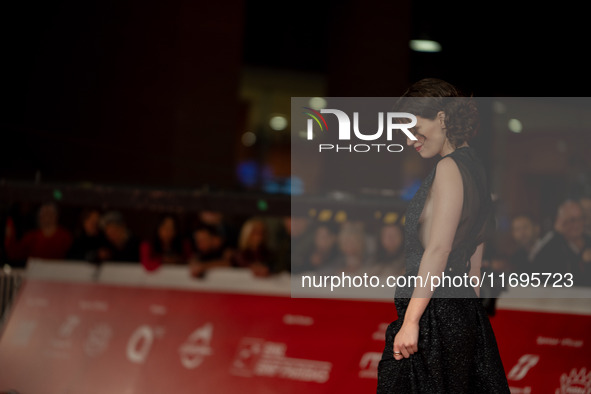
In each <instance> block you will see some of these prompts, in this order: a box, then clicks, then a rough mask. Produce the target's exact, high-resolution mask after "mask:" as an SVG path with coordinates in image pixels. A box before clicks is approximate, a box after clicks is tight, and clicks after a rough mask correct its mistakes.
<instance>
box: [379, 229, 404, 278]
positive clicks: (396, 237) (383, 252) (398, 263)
mask: <svg viewBox="0 0 591 394" xmlns="http://www.w3.org/2000/svg"><path fill="white" fill-rule="evenodd" d="M374 262H375V263H374V269H373V273H374V274H375V275H378V276H400V275H404V272H405V271H406V268H405V264H404V230H403V228H402V226H401V225H400V224H398V223H386V224H384V225H382V227H381V228H380V231H379V242H378V247H377V251H376V254H375V256H374Z"/></svg>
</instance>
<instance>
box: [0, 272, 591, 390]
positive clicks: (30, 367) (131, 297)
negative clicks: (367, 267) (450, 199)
mask: <svg viewBox="0 0 591 394" xmlns="http://www.w3.org/2000/svg"><path fill="white" fill-rule="evenodd" d="M394 319H396V313H395V309H394V304H393V302H392V303H386V302H368V301H342V300H328V299H322V300H312V299H291V298H289V297H278V296H259V295H243V294H225V293H210V292H199V291H180V290H165V289H147V288H133V287H117V286H107V285H99V284H74V283H59V282H41V281H28V282H27V283H26V284H25V287H24V288H23V290H22V292H21V294H20V295H19V298H18V302H17V304H16V305H15V308H14V310H13V312H12V314H11V317H10V319H9V321H8V323H7V325H6V327H5V330H4V332H3V334H2V338H1V340H0V391H1V390H8V389H14V390H17V391H18V392H23V393H142V394H144V393H196V392H203V393H228V392H240V393H301V392H306V393H332V392H346V393H352V392H354V393H371V392H375V389H376V370H377V369H376V368H377V363H378V362H379V360H380V357H381V353H382V349H383V345H384V334H385V329H386V326H387V325H388V323H389V322H391V321H392V320H394ZM491 322H492V324H493V327H494V329H495V335H496V336H497V341H498V343H499V347H500V350H501V355H502V358H503V363H504V365H505V368H506V373H507V374H508V377H509V383H510V385H511V386H512V390H513V392H523V393H525V392H531V393H537V392H540V393H541V392H552V393H554V392H557V393H567V392H569V393H570V392H579V391H572V390H575V389H579V388H587V389H589V388H590V387H591V372H589V371H591V363H590V354H591V352H590V348H589V341H590V340H591V316H584V315H568V314H555V313H541V312H522V311H510V310H499V311H498V312H497V315H496V316H494V317H493V318H491ZM580 392H585V391H580Z"/></svg>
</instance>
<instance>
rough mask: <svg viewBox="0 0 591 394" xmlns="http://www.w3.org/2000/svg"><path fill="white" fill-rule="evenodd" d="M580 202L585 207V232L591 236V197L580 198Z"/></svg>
mask: <svg viewBox="0 0 591 394" xmlns="http://www.w3.org/2000/svg"><path fill="white" fill-rule="evenodd" d="M579 204H581V207H582V208H583V218H584V222H585V224H584V226H585V234H587V235H588V236H589V237H591V197H588V196H583V197H581V198H580V199H579Z"/></svg>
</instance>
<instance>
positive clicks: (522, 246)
mask: <svg viewBox="0 0 591 394" xmlns="http://www.w3.org/2000/svg"><path fill="white" fill-rule="evenodd" d="M511 237H512V238H513V241H515V244H516V245H517V249H516V250H515V251H514V252H513V253H511V254H510V256H509V266H510V270H512V271H513V272H518V273H522V272H525V273H529V272H531V271H532V267H531V265H532V264H531V263H532V259H533V252H534V246H535V245H536V243H537V242H538V241H539V237H540V226H539V225H538V224H537V223H536V222H535V221H534V219H533V218H532V217H531V216H529V215H527V214H524V213H522V214H518V215H516V216H515V217H514V218H513V220H512V221H511Z"/></svg>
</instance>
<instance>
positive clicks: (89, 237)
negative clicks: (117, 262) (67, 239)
mask: <svg viewBox="0 0 591 394" xmlns="http://www.w3.org/2000/svg"><path fill="white" fill-rule="evenodd" d="M80 219H81V220H80V222H81V228H80V230H78V232H77V234H76V236H75V237H74V242H73V244H72V247H71V248H70V250H69V251H68V258H69V259H72V260H85V261H89V262H92V263H98V262H99V261H100V258H99V250H100V249H101V248H102V247H104V246H105V243H106V239H105V236H104V234H103V232H102V231H101V228H100V219H101V213H100V211H99V210H98V209H94V208H90V209H85V210H83V211H82V214H81V215H80Z"/></svg>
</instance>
